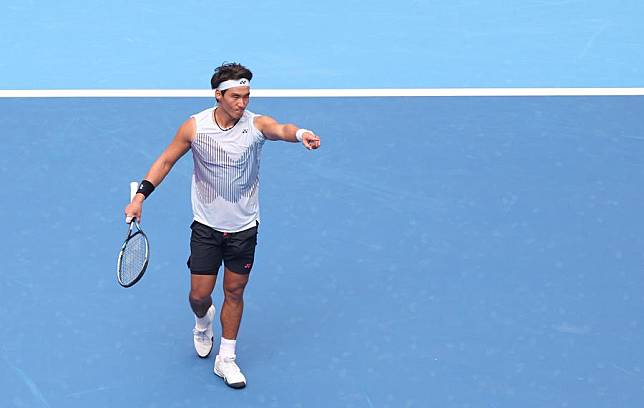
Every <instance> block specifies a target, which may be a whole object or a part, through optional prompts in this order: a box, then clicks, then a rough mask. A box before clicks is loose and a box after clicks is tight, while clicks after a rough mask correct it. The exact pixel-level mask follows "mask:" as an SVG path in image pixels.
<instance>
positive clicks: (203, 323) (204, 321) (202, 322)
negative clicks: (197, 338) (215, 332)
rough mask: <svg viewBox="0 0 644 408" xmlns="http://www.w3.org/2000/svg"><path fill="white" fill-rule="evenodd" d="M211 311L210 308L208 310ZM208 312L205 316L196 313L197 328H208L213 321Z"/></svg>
mask: <svg viewBox="0 0 644 408" xmlns="http://www.w3.org/2000/svg"><path fill="white" fill-rule="evenodd" d="M209 311H210V309H208V312H209ZM208 312H206V314H205V315H203V317H197V315H195V320H196V321H197V329H201V330H205V329H207V328H208V325H209V324H210V323H212V320H211V319H210V316H208Z"/></svg>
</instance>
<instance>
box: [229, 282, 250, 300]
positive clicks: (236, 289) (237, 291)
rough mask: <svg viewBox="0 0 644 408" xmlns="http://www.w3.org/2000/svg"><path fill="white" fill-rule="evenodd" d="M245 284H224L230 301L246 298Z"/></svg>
mask: <svg viewBox="0 0 644 408" xmlns="http://www.w3.org/2000/svg"><path fill="white" fill-rule="evenodd" d="M245 287H246V285H245V284H242V283H235V284H228V285H225V286H224V297H225V298H226V300H227V301H229V302H241V301H242V300H243V299H244V288H245Z"/></svg>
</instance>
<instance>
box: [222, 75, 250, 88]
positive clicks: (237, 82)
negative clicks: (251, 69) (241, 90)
mask: <svg viewBox="0 0 644 408" xmlns="http://www.w3.org/2000/svg"><path fill="white" fill-rule="evenodd" d="M236 86H248V87H250V79H246V78H240V79H231V80H228V81H224V82H222V83H220V84H219V86H217V89H218V90H220V91H225V90H226V89H230V88H234V87H236Z"/></svg>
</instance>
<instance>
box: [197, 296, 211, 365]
mask: <svg viewBox="0 0 644 408" xmlns="http://www.w3.org/2000/svg"><path fill="white" fill-rule="evenodd" d="M204 317H208V321H209V323H208V326H206V328H205V329H202V328H200V327H199V326H197V323H196V322H195V328H194V329H192V334H193V340H194V343H195V350H196V351H197V355H198V356H199V357H201V358H206V357H208V355H209V354H210V351H211V350H212V340H213V334H212V321H213V320H214V319H215V306H214V305H210V308H209V309H208V311H207V312H206V316H204ZM195 320H197V318H196V317H195Z"/></svg>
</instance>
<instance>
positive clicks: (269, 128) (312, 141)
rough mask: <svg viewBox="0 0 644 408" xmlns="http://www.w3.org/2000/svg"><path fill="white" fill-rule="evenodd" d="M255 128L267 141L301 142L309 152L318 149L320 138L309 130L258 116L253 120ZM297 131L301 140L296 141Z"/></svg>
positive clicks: (268, 117)
mask: <svg viewBox="0 0 644 408" xmlns="http://www.w3.org/2000/svg"><path fill="white" fill-rule="evenodd" d="M255 127H256V128H257V129H258V130H259V131H260V132H262V133H263V134H264V136H265V137H266V138H267V139H269V140H284V141H286V142H293V143H296V142H299V141H300V140H301V141H302V144H303V145H304V147H306V148H307V149H309V150H312V149H317V148H319V147H320V138H319V137H318V136H317V135H315V133H313V132H312V131H310V130H306V129H300V128H298V127H297V126H295V125H293V124H290V123H289V124H281V123H278V122H277V121H276V120H275V119H273V118H271V117H270V116H259V117H257V118H256V119H255ZM298 131H299V133H300V135H301V139H298Z"/></svg>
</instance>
